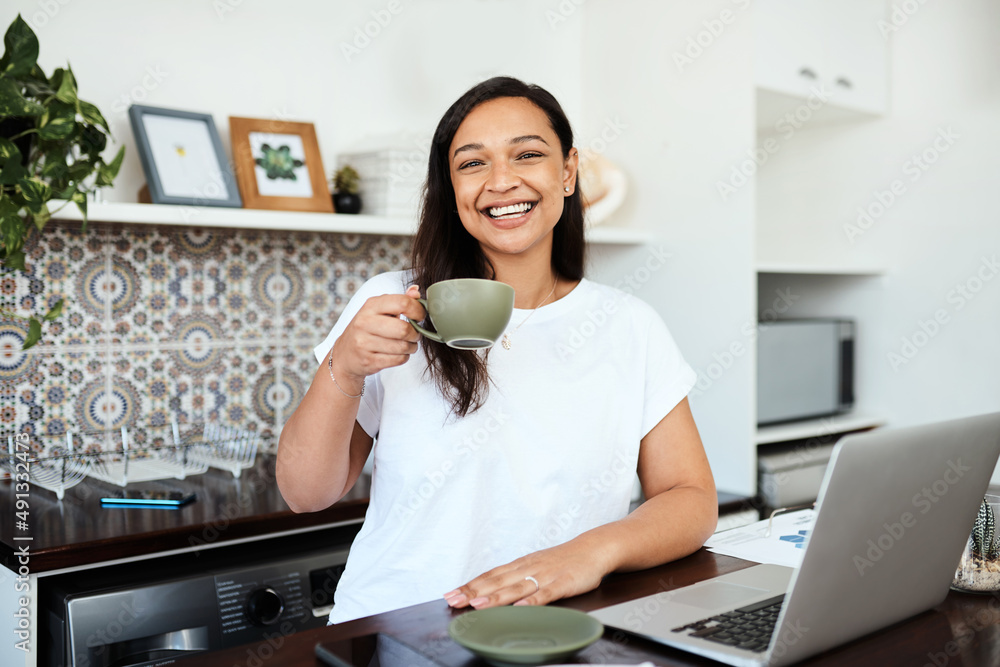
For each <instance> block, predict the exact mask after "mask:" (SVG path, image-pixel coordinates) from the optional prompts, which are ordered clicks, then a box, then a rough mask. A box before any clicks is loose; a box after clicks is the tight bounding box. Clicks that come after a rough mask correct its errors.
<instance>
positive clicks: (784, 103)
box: [754, 0, 889, 129]
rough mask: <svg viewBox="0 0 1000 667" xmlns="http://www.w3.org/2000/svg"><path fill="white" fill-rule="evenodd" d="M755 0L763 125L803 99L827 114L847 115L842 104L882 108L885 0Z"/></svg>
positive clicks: (873, 110) (868, 110)
mask: <svg viewBox="0 0 1000 667" xmlns="http://www.w3.org/2000/svg"><path fill="white" fill-rule="evenodd" d="M754 6H755V11H756V16H755V18H756V33H755V35H756V37H755V39H756V45H755V50H756V60H755V64H754V77H755V83H756V86H757V91H758V102H759V105H760V107H762V108H759V109H758V119H759V121H760V123H763V125H764V127H766V126H768V125H773V123H774V121H775V119H777V118H780V116H781V115H782V114H783V113H787V111H788V109H789V108H792V107H794V104H796V103H797V104H799V105H801V104H802V103H803V102H806V103H808V104H809V107H810V114H809V115H811V116H816V117H823V116H825V117H829V118H831V119H832V118H845V117H847V116H845V114H844V112H845V111H847V112H852V113H854V114H858V113H861V114H876V115H877V114H883V113H885V112H886V108H887V100H888V69H889V44H888V41H887V40H886V38H885V37H884V36H883V34H882V29H880V27H879V23H880V21H884V20H885V15H886V6H885V2H884V0H758V1H757V3H756V4H755V5H754ZM760 123H759V124H758V127H761V124H760ZM764 127H762V129H764Z"/></svg>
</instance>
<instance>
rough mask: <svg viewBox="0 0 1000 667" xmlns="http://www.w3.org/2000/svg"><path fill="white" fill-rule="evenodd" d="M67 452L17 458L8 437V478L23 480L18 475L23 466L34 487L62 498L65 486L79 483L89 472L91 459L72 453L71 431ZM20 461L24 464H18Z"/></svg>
mask: <svg viewBox="0 0 1000 667" xmlns="http://www.w3.org/2000/svg"><path fill="white" fill-rule="evenodd" d="M66 451H67V453H66V454H62V455H58V456H48V457H37V456H24V455H22V456H21V457H18V456H17V455H16V453H15V447H14V436H12V435H9V436H7V452H8V457H7V460H6V461H5V468H6V470H7V472H8V473H10V476H11V479H13V480H15V481H21V480H23V477H19V475H23V474H24V469H25V468H27V471H28V481H29V482H30V483H31V484H33V485H34V486H40V487H42V488H43V489H48V490H49V491H52V492H53V493H54V494H56V498H58V499H59V500H62V499H63V495H64V494H65V493H66V489H68V488H70V487H73V486H76V485H77V484H79V483H80V482H81V481H82V480H83V478H84V477H86V476H87V473H88V472H89V471H90V463H91V461H90V459H89V458H87V457H86V456H80V455H78V454H75V453H74V452H73V434H72V433H67V434H66ZM19 464H23V467H19Z"/></svg>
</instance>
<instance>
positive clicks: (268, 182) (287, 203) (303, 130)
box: [229, 116, 333, 213]
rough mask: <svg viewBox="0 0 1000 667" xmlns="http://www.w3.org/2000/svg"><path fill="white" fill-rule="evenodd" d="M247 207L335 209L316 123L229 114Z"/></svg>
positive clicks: (242, 192) (238, 176) (237, 169)
mask: <svg viewBox="0 0 1000 667" xmlns="http://www.w3.org/2000/svg"><path fill="white" fill-rule="evenodd" d="M229 137H230V139H231V140H232V143H233V162H234V163H235V166H236V181H237V183H239V188H240V195H242V197H243V206H244V207H245V208H264V209H273V210H283V211H314V212H319V213H333V200H332V199H331V198H330V191H329V189H328V188H327V185H326V172H325V171H324V170H323V161H322V159H321V158H320V154H319V143H317V141H316V128H315V127H313V124H312V123H296V122H291V121H283V120H272V119H264V118H241V117H239V116H230V117H229Z"/></svg>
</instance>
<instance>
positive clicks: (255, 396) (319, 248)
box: [0, 222, 410, 453]
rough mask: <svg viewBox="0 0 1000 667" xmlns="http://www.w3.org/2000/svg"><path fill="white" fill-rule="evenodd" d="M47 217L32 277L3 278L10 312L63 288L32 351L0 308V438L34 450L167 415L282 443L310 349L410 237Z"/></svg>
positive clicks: (23, 329) (31, 250)
mask: <svg viewBox="0 0 1000 667" xmlns="http://www.w3.org/2000/svg"><path fill="white" fill-rule="evenodd" d="M50 225H51V227H50V228H47V229H46V230H45V234H44V235H37V234H36V235H33V236H32V238H31V240H30V241H29V242H28V244H27V246H26V248H25V250H26V252H27V255H28V268H29V274H28V275H27V276H24V275H20V274H18V275H14V276H11V275H0V305H3V307H4V308H7V309H9V310H13V311H14V312H18V313H21V314H29V313H32V312H35V313H38V312H44V311H45V310H46V309H47V308H49V307H50V306H51V305H52V304H54V303H55V302H56V301H58V300H59V299H60V298H62V299H65V302H64V303H65V305H64V309H63V313H62V315H61V316H60V317H59V318H58V319H57V320H56V321H55V322H53V323H51V324H48V325H47V326H46V327H45V328H44V330H43V335H42V341H41V342H40V343H39V344H37V345H36V346H34V347H33V348H30V349H29V350H27V351H21V344H22V343H23V341H24V338H25V336H26V335H27V326H26V323H24V322H22V321H20V320H17V319H12V318H3V317H0V434H3V435H4V436H6V435H7V434H12V433H21V432H27V433H29V434H32V435H35V436H38V437H36V438H34V439H33V440H34V441H35V442H36V443H37V444H36V445H35V449H36V450H37V451H38V453H42V451H41V450H42V449H46V450H48V449H50V448H52V447H53V446H56V447H58V445H57V444H56V445H54V444H53V443H59V442H60V440H61V438H60V437H59V436H62V437H63V438H64V437H65V433H66V432H67V431H73V432H100V431H105V432H107V431H117V430H119V429H120V427H121V426H129V427H130V429H132V430H137V431H140V432H141V431H142V429H145V428H147V427H150V426H162V425H166V424H169V423H170V421H171V420H172V419H177V420H178V421H179V422H181V423H185V422H186V423H195V422H204V421H215V422H220V423H223V424H227V425H231V426H237V427H240V428H245V429H250V430H253V431H257V432H259V433H260V434H261V435H262V436H264V439H263V446H264V448H265V449H266V450H269V451H273V450H274V448H275V447H276V445H277V434H278V433H279V432H280V430H281V425H282V424H283V423H284V421H285V420H286V419H287V418H288V417H289V416H290V415H291V413H292V411H293V410H294V409H295V407H296V406H297V405H298V402H299V401H300V400H301V399H302V396H303V394H304V393H305V391H306V389H307V388H308V387H309V383H310V382H311V381H312V376H313V373H315V370H316V363H315V360H314V359H313V357H312V347H313V346H314V345H316V344H317V343H318V342H319V341H321V340H322V339H323V338H324V337H325V336H326V334H327V333H328V332H329V330H330V328H331V327H332V326H333V324H334V322H336V320H337V317H338V316H339V315H340V313H341V312H342V311H343V309H344V306H346V305H347V302H348V300H349V299H350V298H351V295H353V294H354V292H355V291H356V290H357V289H358V287H360V286H361V284H362V283H363V282H364V281H365V280H367V279H368V278H369V277H371V276H373V275H375V274H377V273H382V272H384V271H391V270H396V269H401V268H404V267H405V266H407V265H408V260H409V251H410V239H409V238H407V237H400V236H372V235H360V234H351V235H344V234H320V233H305V232H282V231H253V230H238V229H237V230H230V229H200V228H180V227H160V226H152V225H94V224H92V225H90V226H89V228H88V229H87V230H86V231H85V232H82V231H81V230H80V225H79V223H63V222H53V223H50ZM6 440H7V439H6V437H4V438H3V443H4V446H5V447H6ZM92 441H94V442H96V441H100V442H103V443H104V446H106V447H113V446H120V444H119V440H118V438H117V436H115V437H112V436H111V435H110V434H108V435H107V436H105V437H101V438H95V439H92Z"/></svg>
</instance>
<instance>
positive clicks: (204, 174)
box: [128, 104, 242, 208]
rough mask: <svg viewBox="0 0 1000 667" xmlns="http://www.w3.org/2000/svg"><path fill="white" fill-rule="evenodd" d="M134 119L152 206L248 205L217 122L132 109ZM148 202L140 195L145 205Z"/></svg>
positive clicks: (172, 111) (179, 113)
mask: <svg viewBox="0 0 1000 667" xmlns="http://www.w3.org/2000/svg"><path fill="white" fill-rule="evenodd" d="M128 113H129V121H130V123H131V125H132V133H133V134H134V135H135V142H136V147H137V148H138V152H139V159H140V161H141V162H142V170H143V172H145V174H146V186H147V188H146V189H148V193H149V194H148V197H149V201H151V202H152V203H153V204H179V205H186V206H230V207H235V208H238V207H240V206H241V205H242V204H241V202H240V193H239V191H238V190H237V185H236V180H235V179H234V178H233V170H232V166H231V164H230V162H229V160H228V159H227V157H226V153H225V151H224V150H223V149H222V142H221V141H220V140H219V133H218V132H217V131H216V129H215V121H214V120H212V116H210V115H209V114H204V113H195V112H192V111H179V110H177V109H160V108H157V107H147V106H142V105H138V104H133V105H132V106H131V107H129V110H128ZM144 190H145V189H144ZM143 196H144V195H143V194H142V193H140V199H141V198H143Z"/></svg>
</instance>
